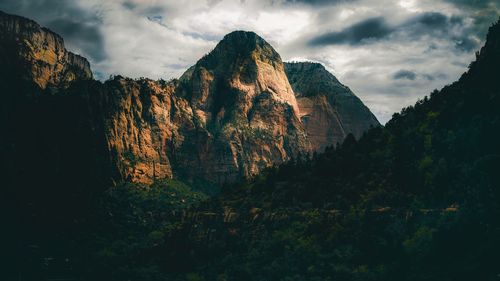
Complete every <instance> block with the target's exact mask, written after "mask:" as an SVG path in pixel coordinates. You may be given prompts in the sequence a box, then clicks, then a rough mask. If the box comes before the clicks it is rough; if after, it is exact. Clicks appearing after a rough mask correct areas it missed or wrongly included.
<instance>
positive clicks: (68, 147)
mask: <svg viewBox="0 0 500 281" xmlns="http://www.w3.org/2000/svg"><path fill="white" fill-rule="evenodd" d="M0 24H1V27H2V29H1V31H0V32H1V34H0V36H1V38H2V41H1V44H0V50H1V51H2V52H1V53H2V56H1V57H0V59H1V63H2V64H1V65H2V67H1V70H0V71H1V77H0V79H2V84H3V87H4V88H5V92H8V93H9V94H10V100H9V101H12V102H14V103H13V105H11V106H9V107H10V108H6V109H5V117H4V119H3V120H4V121H5V120H24V121H23V123H22V124H21V123H19V124H15V123H11V124H7V123H6V124H5V126H7V127H9V126H10V127H11V128H10V130H11V131H12V138H13V139H12V140H11V141H8V140H5V141H6V142H7V143H6V144H5V147H8V146H11V145H15V146H17V147H19V148H20V150H19V151H17V153H19V155H10V156H9V157H14V158H16V159H23V160H19V161H20V162H23V163H27V162H30V158H31V159H39V161H34V160H31V161H32V162H34V163H35V162H36V163H43V161H44V159H45V158H47V156H46V155H43V154H44V153H42V152H41V151H54V153H55V155H61V157H59V158H54V159H59V160H54V159H49V160H48V161H49V162H50V163H51V164H50V165H40V164H37V165H36V166H37V168H34V169H35V170H38V172H39V173H41V174H46V175H49V174H52V175H54V171H57V172H56V174H58V176H54V177H56V178H59V177H60V174H61V173H63V172H61V171H63V170H67V169H70V168H69V166H71V167H72V171H65V172H64V174H73V175H75V176H76V175H77V174H78V172H77V171H81V172H82V173H80V174H78V176H76V178H81V177H87V176H86V174H88V173H91V172H90V171H88V169H89V168H88V167H87V166H86V165H87V164H88V163H93V164H92V166H93V167H95V169H99V170H100V172H99V174H100V176H99V182H101V183H103V182H104V185H111V184H116V183H118V182H122V181H129V182H141V183H152V182H153V181H155V180H156V179H165V178H180V179H183V180H186V181H188V182H190V183H191V184H195V185H203V186H208V185H219V186H220V185H222V184H225V183H234V182H236V181H238V180H240V179H242V178H247V177H252V176H254V175H256V174H258V173H259V172H260V171H262V170H263V169H265V168H267V167H271V166H274V165H279V164H281V163H284V162H286V161H288V160H290V159H294V158H297V157H302V156H305V155H307V154H312V152H313V151H315V150H317V151H321V150H323V149H324V148H325V147H327V146H331V145H335V144H336V143H338V142H341V141H342V140H343V139H344V138H345V137H346V136H347V134H349V133H353V134H355V135H356V137H359V136H361V134H362V132H363V131H365V130H366V129H368V128H369V125H378V122H377V121H376V119H375V118H374V117H373V115H371V113H369V111H368V110H367V109H366V107H365V106H364V105H363V104H362V103H361V102H360V101H359V99H357V98H356V97H355V96H354V95H353V94H352V93H351V92H350V91H348V90H347V88H346V90H343V91H338V89H340V88H342V87H344V86H339V87H337V88H335V87H334V86H332V85H333V84H335V83H338V81H337V80H336V79H335V78H333V79H332V77H333V76H332V75H331V74H329V73H328V72H327V71H326V70H324V68H322V67H320V66H318V68H322V69H323V72H322V73H320V74H318V75H314V76H313V77H314V78H312V77H311V78H308V77H309V76H310V73H309V72H308V70H307V68H300V69H295V70H294V71H291V70H290V69H291V68H290V67H287V68H286V67H285V64H284V63H283V62H282V60H281V57H280V55H279V54H278V53H277V52H276V50H275V49H274V48H273V47H272V46H271V45H270V44H269V43H267V42H266V41H265V40H264V39H262V38H261V37H259V36H258V35H257V34H255V33H253V32H245V31H235V32H232V33H230V34H228V35H226V36H225V37H224V38H223V39H222V40H221V41H220V42H219V44H217V46H216V47H215V48H214V49H213V50H212V51H211V52H210V53H209V54H207V55H206V56H204V57H203V58H201V59H200V60H199V61H198V62H197V63H196V64H195V65H194V66H192V67H191V68H189V69H188V70H187V71H186V72H185V73H184V74H183V75H182V77H180V78H179V79H174V80H172V81H168V82H166V81H163V80H160V81H153V80H150V79H129V78H125V77H122V76H115V77H113V78H112V79H110V80H108V81H105V82H104V83H101V82H99V81H95V80H93V78H92V73H91V70H90V66H89V63H88V61H87V60H86V59H85V58H83V57H80V56H78V55H75V54H73V53H71V52H69V51H67V50H66V49H65V47H64V42H63V39H62V38H61V37H60V36H58V35H57V34H55V33H53V32H51V31H50V30H48V29H46V28H43V27H40V26H39V25H38V24H37V23H35V22H33V21H31V20H28V19H25V18H22V17H18V16H12V15H8V14H5V13H1V14H0ZM287 69H288V70H287ZM289 76H290V77H291V76H293V77H294V78H293V79H295V80H297V81H300V82H298V83H295V84H294V86H293V87H292V85H290V83H289ZM297 77H302V78H297ZM322 79H325V81H322ZM295 80H294V81H295ZM330 80H332V81H337V82H335V83H333V82H332V81H330ZM308 83H311V84H318V85H328V87H327V88H324V87H323V86H318V87H314V86H311V87H310V88H308V89H307V91H309V92H315V93H316V92H317V93H316V94H311V93H308V95H310V96H308V97H305V96H303V94H302V93H301V92H302V91H303V90H304V89H305V87H307V85H306V84H308ZM332 83H333V84H332ZM338 84H339V85H341V84H340V83H338ZM294 88H295V90H296V91H294ZM323 88H324V89H323ZM296 95H298V96H297V97H298V99H297V97H296ZM312 96H314V97H312ZM344 96H345V97H344ZM48 104H50V105H48ZM28 105H30V106H32V107H34V108H33V109H32V110H31V111H27V108H29V106H28ZM304 105H305V106H304ZM15 107H19V108H20V110H18V111H14V110H12V108H15ZM70 107H73V108H77V109H78V110H70V109H69V108H70ZM35 112H37V113H38V115H43V117H42V118H40V119H38V120H35V119H36V118H37V117H36V116H35V115H34V114H35ZM42 122H43V124H42ZM71 122H75V123H71ZM368 124H369V125H368ZM35 125H36V128H35ZM20 127H23V128H24V130H23V131H22V132H21V131H19V129H18V128H20ZM16 128H17V129H16ZM77 128H78V129H77ZM30 132H31V133H30ZM34 132H36V134H35V135H36V137H37V138H38V139H48V140H47V141H45V142H43V147H37V148H36V149H35V148H34V147H33V149H30V148H27V149H26V150H23V149H21V147H25V146H28V144H27V142H28V140H29V139H30V134H31V135H33V134H34ZM69 132H71V134H70V133H69ZM84 132H86V133H84ZM49 134H50V135H49ZM82 134H85V136H82ZM21 143H22V145H21ZM41 145H42V144H39V146H41ZM72 146H73V147H72ZM79 147H80V148H82V149H80V150H81V151H82V153H81V155H79V154H76V153H74V152H73V151H72V150H74V149H78V148H79ZM83 151H86V152H85V153H83ZM21 155H24V156H25V158H26V159H24V158H23V157H20V156H21ZM38 156H39V157H38ZM78 157H82V158H81V159H78ZM62 158H64V159H65V160H64V161H66V163H65V162H64V161H63V160H61V159H62ZM5 159H9V158H5ZM93 159H94V160H93ZM96 159H98V160H96ZM52 160H54V161H52ZM96 161H98V162H99V163H96ZM53 162H54V163H53ZM68 163H72V165H68ZM23 165H24V164H23ZM44 166H52V168H50V169H48V168H46V167H44ZM97 167H99V168H97ZM9 169H17V168H15V167H10V168H9ZM19 169H21V170H23V171H25V172H26V173H29V169H27V168H26V167H19ZM84 171H85V172H84ZM14 174H15V173H14ZM51 177H52V176H51ZM89 184H90V183H89Z"/></svg>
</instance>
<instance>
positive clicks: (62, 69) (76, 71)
mask: <svg viewBox="0 0 500 281" xmlns="http://www.w3.org/2000/svg"><path fill="white" fill-rule="evenodd" d="M0 41H2V44H0V53H1V54H2V55H1V57H0V59H1V60H2V62H3V63H2V64H3V65H12V66H15V68H14V71H16V72H17V74H19V75H20V76H22V77H23V78H24V79H25V80H27V81H33V82H34V83H35V84H37V85H38V86H39V87H40V88H42V89H45V88H47V87H50V86H59V85H61V86H64V85H67V84H68V83H69V82H71V81H74V80H78V79H92V72H91V71H90V64H89V62H88V61H87V59H85V58H83V57H81V56H79V55H75V54H73V53H71V52H68V51H67V50H66V49H65V48H64V41H63V39H62V38H61V37H60V36H59V35H57V34H55V33H53V32H52V31H50V30H48V29H46V28H42V27H40V25H38V24H37V23H36V22H34V21H31V20H28V19H25V18H22V17H18V16H13V15H8V14H5V13H3V12H1V11H0Z"/></svg>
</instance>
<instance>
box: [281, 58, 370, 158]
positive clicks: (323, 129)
mask: <svg viewBox="0 0 500 281" xmlns="http://www.w3.org/2000/svg"><path fill="white" fill-rule="evenodd" d="M285 71H286V75H287V76H288V80H289V81H290V84H291V85H292V89H293V91H294V93H295V97H296V98H297V103H298V106H299V109H300V118H301V120H302V123H303V124H304V127H305V129H306V132H307V135H308V138H309V140H310V141H311V144H312V146H313V150H315V151H318V152H322V151H324V149H325V148H326V147H327V146H329V145H332V144H337V143H342V142H343V140H344V139H345V138H346V137H347V135H348V134H353V135H354V136H355V137H356V138H358V139H359V138H360V137H361V136H362V135H363V133H364V132H366V131H367V130H368V129H370V127H377V126H380V123H379V122H378V121H377V119H376V118H375V116H374V115H373V114H372V113H371V112H370V110H369V109H368V108H367V107H366V106H365V105H364V104H363V102H362V101H361V100H360V99H359V98H358V97H356V96H355V95H354V94H353V93H352V91H351V90H350V89H349V88H348V87H346V86H344V85H342V83H340V82H339V81H338V80H337V78H335V76H333V75H332V74H331V73H330V72H328V71H327V70H326V69H325V67H324V66H322V65H321V64H319V63H313V62H294V63H285Z"/></svg>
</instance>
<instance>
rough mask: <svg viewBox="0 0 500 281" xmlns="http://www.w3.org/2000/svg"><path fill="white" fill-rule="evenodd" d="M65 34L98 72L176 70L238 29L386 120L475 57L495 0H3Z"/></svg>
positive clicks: (499, 5)
mask: <svg viewBox="0 0 500 281" xmlns="http://www.w3.org/2000/svg"><path fill="white" fill-rule="evenodd" d="M0 10H3V11H5V12H8V13H14V14H18V15H22V16H26V17H29V18H32V19H34V20H36V21H38V22H39V23H40V24H42V25H44V26H47V27H49V28H50V29H52V30H54V31H55V32H57V33H59V34H61V35H62V36H63V37H64V39H65V42H66V45H67V48H68V49H69V50H71V51H73V52H75V53H79V54H82V55H83V56H85V57H87V58H88V59H89V60H90V62H91V65H92V68H93V71H94V74H95V76H96V77H97V78H98V79H101V80H105V79H107V78H108V77H109V75H111V74H122V75H125V76H130V77H134V78H136V77H150V78H154V79H156V78H164V79H169V78H175V77H179V76H180V75H181V74H182V73H183V72H184V71H185V70H186V69H187V68H188V67H189V66H191V65H193V64H194V63H195V62H196V61H197V60H198V59H199V58H200V57H201V56H203V55H204V54H205V53H207V52H209V51H210V50H211V49H213V48H214V47H215V45H216V44H217V42H218V41H219V40H220V39H221V38H222V37H223V36H224V35H225V34H227V33H229V32H231V31H233V30H251V31H255V32H256V33H258V34H259V35H261V36H262V37H264V39H266V40H267V41H268V42H269V43H271V44H272V45H273V46H274V47H275V48H276V49H277V51H278V52H279V53H280V54H281V56H282V58H283V60H285V61H290V60H311V61H317V62H321V63H323V64H324V65H325V66H326V67H327V69H329V70H330V71H331V72H332V73H333V74H334V75H335V76H337V78H339V80H340V81H341V82H343V83H344V84H346V85H347V86H349V87H350V88H351V89H352V90H353V91H354V92H355V93H356V94H357V95H358V96H359V97H360V98H361V99H362V100H363V101H364V102H365V104H366V105H367V106H368V107H370V109H371V110H372V111H373V112H374V113H375V115H376V116H377V117H378V118H379V120H380V121H381V122H382V123H385V122H386V121H387V120H388V119H390V117H391V116H392V114H393V113H394V112H396V111H399V110H400V109H401V108H402V107H404V106H407V105H410V104H413V103H414V102H415V101H416V100H417V99H418V98H422V97H423V96H425V95H427V94H429V93H430V91H432V90H433V89H436V88H437V89H439V88H441V87H442V86H444V85H446V84H449V83H450V82H453V81H455V80H456V79H457V78H458V77H459V76H460V74H461V73H463V72H464V71H465V70H466V68H467V65H468V64H469V63H470V62H471V61H472V60H473V58H474V53H475V51H477V50H478V49H479V48H480V46H481V44H482V43H483V38H484V36H485V34H486V32H487V29H488V26H489V25H490V24H491V23H492V22H494V21H496V20H497V19H498V17H499V15H500V1H498V0H390V1H389V0H330V1H329V0H309V1H306V0H239V1H238V0H233V1H227V0H186V1H175V0H162V1H160V0H107V1H98V0H80V1H77V0H2V1H1V2H0Z"/></svg>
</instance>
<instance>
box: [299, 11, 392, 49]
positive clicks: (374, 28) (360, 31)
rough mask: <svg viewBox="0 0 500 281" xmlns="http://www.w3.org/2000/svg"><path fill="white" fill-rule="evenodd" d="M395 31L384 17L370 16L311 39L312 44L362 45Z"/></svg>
mask: <svg viewBox="0 0 500 281" xmlns="http://www.w3.org/2000/svg"><path fill="white" fill-rule="evenodd" d="M392 32H394V29H393V28H391V27H389V26H388V25H387V23H386V22H385V20H384V18H382V17H376V18H370V19H367V20H364V21H361V22H359V23H356V24H354V25H352V26H349V27H347V28H346V29H344V30H342V31H340V32H332V33H326V34H323V35H321V36H318V37H316V38H314V39H312V40H311V41H309V45H311V46H322V45H329V44H349V45H360V44H364V43H367V42H369V41H370V40H371V41H375V40H380V39H382V38H385V37H387V36H388V35H389V34H391V33H392Z"/></svg>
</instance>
